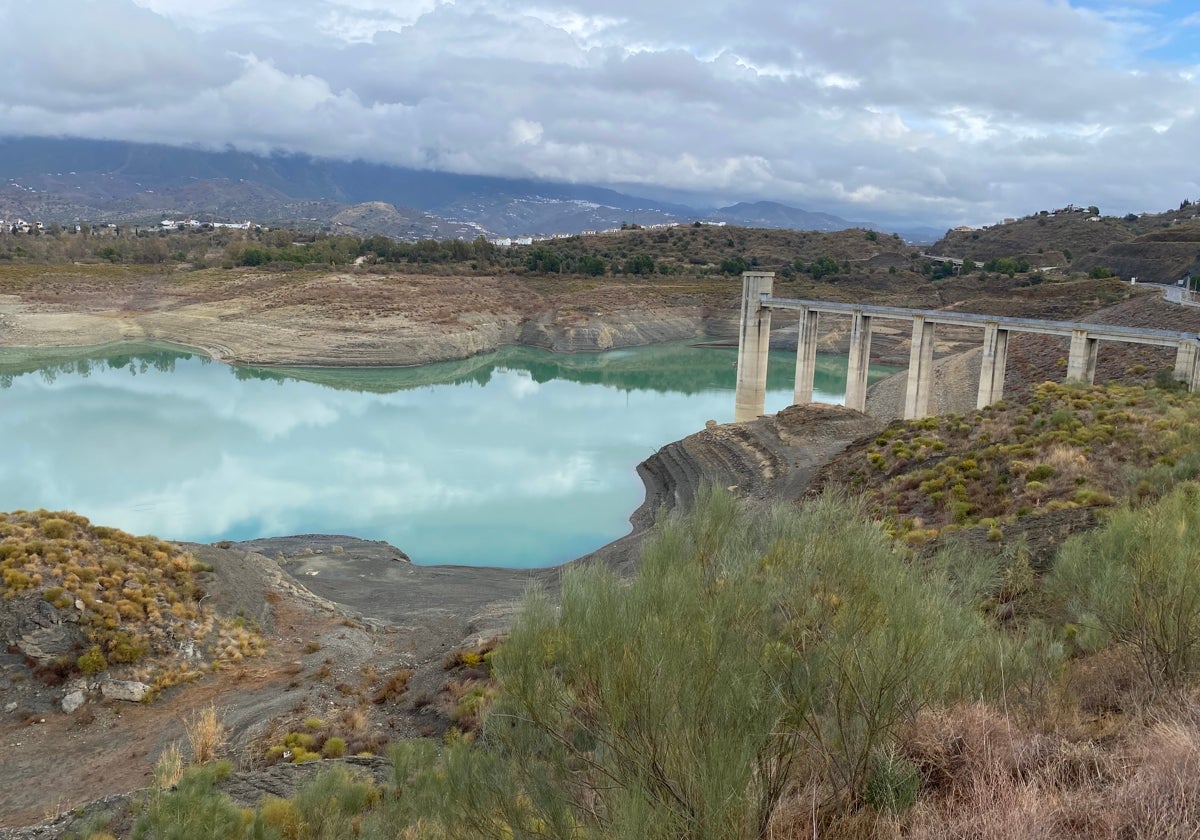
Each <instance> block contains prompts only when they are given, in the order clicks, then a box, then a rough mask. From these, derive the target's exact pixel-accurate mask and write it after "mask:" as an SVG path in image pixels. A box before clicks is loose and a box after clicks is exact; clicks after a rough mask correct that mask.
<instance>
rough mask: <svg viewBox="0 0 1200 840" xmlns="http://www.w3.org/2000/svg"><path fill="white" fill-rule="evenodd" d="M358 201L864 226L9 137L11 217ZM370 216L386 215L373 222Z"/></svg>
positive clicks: (442, 226)
mask: <svg viewBox="0 0 1200 840" xmlns="http://www.w3.org/2000/svg"><path fill="white" fill-rule="evenodd" d="M356 205H370V206H369V207H368V208H367V209H364V210H361V211H353V212H351V214H350V217H349V218H353V219H355V222H354V224H353V232H356V233H360V234H373V233H382V234H385V235H388V236H400V237H401V238H407V239H421V238H430V237H433V238H436V237H444V236H447V235H450V236H458V235H470V236H471V237H473V236H475V235H477V234H478V233H480V232H489V233H492V234H495V235H499V236H539V235H545V236H549V235H552V234H555V233H582V232H583V231H586V230H605V229H609V228H616V227H620V226H621V225H622V224H623V223H630V224H640V225H649V224H657V223H665V222H672V221H674V222H691V221H694V220H697V219H704V218H710V219H711V220H714V221H725V222H728V223H730V224H736V225H741V226H752V227H771V228H790V229H795V230H823V231H832V230H842V229H845V228H848V227H854V226H855V225H854V224H853V223H851V222H848V221H846V220H845V219H840V218H838V217H836V216H830V215H828V214H824V213H810V212H808V211H805V210H800V209H797V208H794V207H788V206H786V205H782V204H775V203H772V202H759V203H756V204H737V205H733V206H732V207H726V208H723V209H721V210H717V211H713V210H712V208H711V207H691V206H687V205H684V204H675V203H670V202H663V201H655V200H652V199H648V198H639V197H636V196H632V195H628V194H625V193H622V192H618V191H616V190H611V189H606V188H602V187H593V186H588V185H585V184H562V183H552V182H548V181H535V180H530V179H515V178H497V177H490V176H477V175H456V174H453V173H446V172H430V171H424V170H418V169H406V168H403V167H395V166H385V165H382V164H374V163H366V162H363V161H338V160H327V159H320V158H313V157H308V156H305V155H286V154H275V155H269V156H260V155H252V154H248V153H244V152H237V151H233V150H227V151H222V152H212V151H206V150H202V149H192V148H179V147H172V146H158V145H150V144H139V143H119V142H110V141H97V140H78V139H63V138H30V137H21V138H7V139H5V138H0V218H7V217H12V216H21V217H23V218H30V219H36V220H39V221H44V222H47V223H49V222H59V223H63V224H66V223H73V222H76V221H84V220H86V221H99V220H104V221H117V222H124V223H132V224H138V223H141V224H152V223H156V222H157V221H160V220H161V219H162V218H163V217H168V216H194V217H198V218H202V219H234V220H243V219H251V220H253V221H256V222H260V223H262V224H271V225H280V226H288V227H295V228H299V229H310V230H311V229H322V228H329V229H334V228H335V227H336V229H338V230H345V229H346V228H345V225H346V222H345V219H346V218H347V217H342V218H341V219H338V220H335V217H337V216H339V214H342V213H344V212H346V211H347V208H352V207H354V206H356ZM377 205H390V206H391V207H392V208H393V209H394V211H395V212H396V213H398V214H399V218H396V217H392V216H391V215H390V212H389V213H382V212H380V211H379V207H378V206H377ZM372 208H374V209H372ZM369 222H378V225H379V226H378V227H375V228H372V227H370V226H369V224H368V223H369ZM337 226H340V227H337ZM448 231H462V232H463V233H462V234H460V233H448ZM906 235H907V234H906Z"/></svg>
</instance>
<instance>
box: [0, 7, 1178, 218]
mask: <svg viewBox="0 0 1200 840" xmlns="http://www.w3.org/2000/svg"><path fill="white" fill-rule="evenodd" d="M0 69H3V70H4V71H5V72H4V75H5V79H6V84H5V85H4V86H3V88H2V89H0V132H2V133H11V134H33V135H47V134H55V135H58V134H63V135H73V136H83V137H103V138H112V139H128V140H144V141H158V142H166V143H192V144H201V145H204V146H215V147H220V146H224V145H226V144H232V145H233V146H235V147H238V148H241V149H245V150H251V151H268V150H275V149H279V150H289V151H302V152H308V153H311V154H316V155H328V156H338V157H357V158H364V159H369V160H377V161H384V162H390V163H396V164H402V165H406V166H417V167H422V168H430V169H442V170H450V171H454V172H464V173H485V174H499V175H520V176H534V177H539V178H546V179H552V180H564V181H573V182H582V183H593V184H603V185H613V186H618V187H620V188H624V189H626V190H628V191H630V192H634V193H639V194H646V195H652V196H664V197H665V196H669V195H670V194H671V193H670V192H669V191H678V193H679V195H680V197H684V194H691V195H692V196H694V197H699V198H704V199H708V200H712V201H715V202H730V201H737V200H755V199H772V200H778V201H784V202H787V203H790V204H793V205H797V206H800V207H804V208H806V209H811V210H826V211H831V212H835V213H839V214H841V215H844V216H847V217H849V218H852V219H872V220H905V221H909V222H927V223H933V224H959V223H976V224H977V223H986V222H990V221H993V220H995V219H997V218H999V217H1002V216H1007V215H1019V214H1024V213H1028V212H1033V211H1036V210H1039V209H1043V208H1053V207H1058V206H1061V205H1063V204H1066V203H1068V202H1074V203H1077V204H1079V203H1082V204H1098V205H1100V206H1101V209H1102V210H1103V211H1104V212H1109V213H1125V212H1129V211H1142V210H1162V209H1167V208H1168V207H1174V206H1176V205H1177V204H1178V203H1179V201H1180V200H1181V199H1183V198H1185V197H1186V198H1192V199H1196V198H1197V197H1200V172H1198V167H1197V163H1196V161H1197V159H1198V157H1200V113H1198V109H1200V2H1196V0H1070V2H1068V0H688V2H680V0H457V2H443V0H411V1H410V2H394V1H393V0H37V2H24V3H18V2H15V0H5V2H3V3H0Z"/></svg>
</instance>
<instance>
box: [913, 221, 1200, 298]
mask: <svg viewBox="0 0 1200 840" xmlns="http://www.w3.org/2000/svg"><path fill="white" fill-rule="evenodd" d="M928 252H929V253H931V254H935V255H937V256H948V257H959V258H963V257H966V258H970V259H973V260H975V261H976V262H980V263H982V262H986V261H988V260H992V259H998V258H1003V257H1011V258H1016V259H1024V260H1026V261H1028V262H1029V264H1030V265H1032V266H1034V267H1057V268H1061V269H1063V270H1068V271H1080V272H1088V271H1090V270H1092V269H1093V268H1095V267H1101V268H1107V269H1109V270H1111V271H1113V272H1115V273H1116V274H1117V275H1118V276H1120V277H1123V278H1128V277H1138V278H1139V279H1141V280H1143V281H1148V282H1155V283H1174V282H1176V281H1177V280H1179V279H1180V278H1181V277H1183V276H1185V275H1186V274H1188V273H1189V272H1191V273H1200V267H1198V263H1200V217H1198V215H1197V208H1196V207H1195V206H1187V207H1183V208H1181V209H1179V210H1171V211H1167V212H1165V213H1152V214H1146V215H1142V216H1132V215H1131V216H1126V217H1124V218H1118V217H1115V216H1102V217H1100V218H1096V217H1094V216H1092V215H1091V214H1089V213H1086V212H1083V213H1080V212H1073V213H1058V214H1046V215H1041V214H1038V215H1034V216H1027V217H1025V218H1023V219H1018V220H1017V221H1015V222H1011V223H1009V224H1005V225H993V226H991V227H988V228H981V229H978V230H967V231H957V230H952V231H948V232H947V233H946V235H945V236H944V237H943V238H942V239H940V240H939V241H938V242H937V243H935V244H934V245H933V246H931V247H930V248H929V249H928Z"/></svg>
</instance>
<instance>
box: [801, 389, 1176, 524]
mask: <svg viewBox="0 0 1200 840" xmlns="http://www.w3.org/2000/svg"><path fill="white" fill-rule="evenodd" d="M1164 384H1166V385H1167V386H1168V387H1165V388H1157V387H1139V386H1125V385H1105V386H1090V387H1084V386H1079V385H1071V384H1065V385H1064V384H1056V383H1053V382H1045V383H1043V384H1041V385H1039V386H1037V387H1036V388H1035V389H1034V390H1033V393H1032V394H1031V395H1030V396H1029V398H1028V399H1026V400H1022V401H1019V402H1012V403H1009V402H999V403H996V404H995V405H991V406H988V407H987V408H985V409H983V410H981V411H978V412H975V413H973V414H971V415H968V416H964V415H959V414H950V415H943V416H939V417H927V418H923V419H920V420H903V421H895V422H893V423H891V424H890V425H889V426H888V427H887V428H886V429H884V430H883V431H882V432H881V433H880V434H879V435H878V437H876V438H875V439H874V440H873V441H870V442H868V443H866V444H863V445H859V446H857V447H854V448H853V449H852V450H851V451H850V452H848V453H847V454H846V455H845V456H843V457H842V458H840V459H838V461H836V462H835V463H834V464H833V465H832V466H831V467H830V468H828V469H826V470H825V475H824V479H823V480H824V482H825V483H826V484H837V483H844V484H846V485H847V486H848V487H849V488H850V489H851V490H853V491H854V492H856V493H862V494H863V495H864V496H865V498H866V500H867V505H868V509H869V511H870V514H871V515H872V516H873V517H876V518H879V519H881V520H882V521H883V522H884V523H885V526H886V527H887V528H888V530H889V531H890V532H892V533H893V534H895V535H896V536H898V537H900V538H902V539H903V540H904V541H905V542H907V543H908V544H909V545H911V546H919V545H922V544H924V543H926V542H929V541H930V540H933V539H935V538H937V537H939V536H945V535H948V534H950V533H952V532H954V531H957V530H962V529H964V528H972V527H976V526H980V525H982V526H985V527H987V528H989V529H990V528H997V527H998V526H1002V525H1007V524H1011V523H1016V522H1019V521H1020V520H1022V519H1026V518H1028V517H1036V516H1038V515H1040V514H1044V513H1049V512H1053V511H1061V510H1076V509H1079V508H1088V507H1110V506H1112V505H1113V504H1115V500H1117V499H1122V498H1126V497H1134V498H1137V499H1153V498H1157V497H1159V496H1161V495H1163V494H1164V493H1166V492H1167V491H1169V490H1170V489H1171V488H1172V487H1173V486H1174V485H1175V483H1176V482H1178V481H1180V480H1183V479H1193V478H1196V477H1197V476H1200V395H1194V394H1189V393H1187V392H1186V391H1182V390H1179V389H1177V388H1175V387H1172V383H1171V380H1170V377H1169V376H1167V377H1166V378H1165V383H1164ZM993 536H996V535H995V534H993ZM996 538H997V539H998V538H999V537H998V536H997V537H996Z"/></svg>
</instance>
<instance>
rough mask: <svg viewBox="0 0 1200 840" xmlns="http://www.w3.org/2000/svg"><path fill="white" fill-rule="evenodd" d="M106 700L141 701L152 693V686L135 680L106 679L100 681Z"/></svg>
mask: <svg viewBox="0 0 1200 840" xmlns="http://www.w3.org/2000/svg"><path fill="white" fill-rule="evenodd" d="M100 693H101V694H103V695H104V699H105V700H125V701H127V702H129V703H140V702H142V700H143V699H144V698H145V697H146V695H147V694H149V693H150V686H148V685H146V684H145V683H143V682H137V681H135V680H105V681H104V682H102V683H100Z"/></svg>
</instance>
